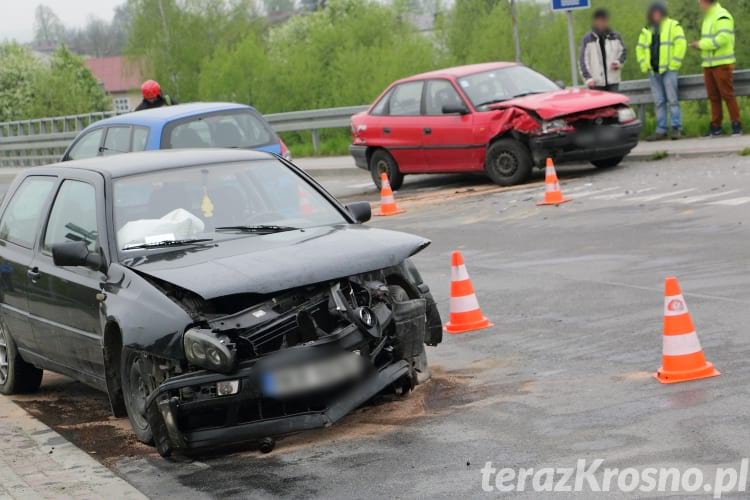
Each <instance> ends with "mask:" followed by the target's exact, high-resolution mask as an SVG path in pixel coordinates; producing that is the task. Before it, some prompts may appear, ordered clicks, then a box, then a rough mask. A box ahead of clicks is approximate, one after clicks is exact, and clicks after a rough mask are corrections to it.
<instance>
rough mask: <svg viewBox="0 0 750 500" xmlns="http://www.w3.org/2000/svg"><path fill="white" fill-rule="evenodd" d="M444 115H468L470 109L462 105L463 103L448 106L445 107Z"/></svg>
mask: <svg viewBox="0 0 750 500" xmlns="http://www.w3.org/2000/svg"><path fill="white" fill-rule="evenodd" d="M443 114H444V115H468V114H469V108H467V107H466V106H465V105H464V104H461V103H456V104H446V105H444V106H443Z"/></svg>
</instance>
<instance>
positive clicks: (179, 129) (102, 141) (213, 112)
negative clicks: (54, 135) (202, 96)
mask: <svg viewBox="0 0 750 500" xmlns="http://www.w3.org/2000/svg"><path fill="white" fill-rule="evenodd" d="M186 148H238V149H254V150H258V151H267V152H269V153H275V154H277V155H279V156H283V157H284V158H286V159H290V154H289V150H288V149H287V147H286V145H285V144H284V142H283V141H282V140H281V139H280V138H279V136H278V135H276V132H274V131H273V129H272V128H271V125H270V124H269V123H268V122H267V121H266V119H265V118H263V116H262V115H261V114H260V113H258V112H257V111H256V110H255V108H252V107H250V106H246V105H244V104H235V103H222V102H196V103H190V104H179V105H176V106H165V107H161V108H156V109H149V110H146V111H137V112H134V113H127V114H124V115H119V116H115V117H112V118H108V119H106V120H101V121H98V122H96V123H92V124H91V125H89V126H88V127H86V128H85V129H84V130H83V131H81V133H80V134H78V136H77V137H76V138H75V140H74V141H73V142H72V143H71V144H70V146H68V149H67V150H66V151H65V154H64V155H63V158H62V161H67V160H82V159H84V158H93V157H95V156H108V155H115V154H121V153H130V152H134V151H147V150H154V149H186Z"/></svg>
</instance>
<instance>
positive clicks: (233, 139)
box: [163, 109, 278, 149]
mask: <svg viewBox="0 0 750 500" xmlns="http://www.w3.org/2000/svg"><path fill="white" fill-rule="evenodd" d="M276 142H278V139H277V138H276V134H275V133H274V131H273V130H272V129H271V127H270V126H269V125H268V123H266V121H265V120H264V119H263V118H262V117H261V116H260V115H258V114H257V113H255V112H253V111H252V110H250V109H244V110H238V111H231V112H221V113H211V114H206V115H200V116H194V117H191V118H190V119H188V120H181V121H179V122H177V123H175V124H171V125H169V126H167V127H166V128H165V131H164V141H163V146H164V148H165V149H187V148H210V147H215V148H257V147H261V146H267V145H269V144H275V143H276Z"/></svg>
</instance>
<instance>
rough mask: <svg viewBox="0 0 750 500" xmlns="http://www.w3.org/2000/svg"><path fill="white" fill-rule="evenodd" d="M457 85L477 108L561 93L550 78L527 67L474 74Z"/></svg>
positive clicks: (514, 67) (460, 80)
mask: <svg viewBox="0 0 750 500" xmlns="http://www.w3.org/2000/svg"><path fill="white" fill-rule="evenodd" d="M458 84H459V85H460V86H461V88H462V89H463V91H464V93H465V94H466V95H467V96H468V97H469V100H471V102H472V104H474V106H475V107H477V108H482V107H483V106H487V105H489V104H492V103H496V102H501V101H506V100H508V99H513V98H514V97H519V96H524V95H529V94H539V93H544V92H554V91H556V90H560V88H559V87H558V86H557V85H556V84H555V83H553V82H552V81H551V80H550V79H549V78H547V77H546V76H544V75H542V74H540V73H537V72H536V71H534V70H533V69H531V68H527V67H526V66H509V67H507V68H498V69H493V70H490V71H483V72H481V73H475V74H473V75H468V76H465V77H463V78H460V79H459V80H458Z"/></svg>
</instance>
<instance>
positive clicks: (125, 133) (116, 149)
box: [102, 127, 131, 156]
mask: <svg viewBox="0 0 750 500" xmlns="http://www.w3.org/2000/svg"><path fill="white" fill-rule="evenodd" d="M130 132H131V128H130V127H109V128H108V129H107V137H105V139H104V148H103V150H102V154H103V155H104V156H111V155H117V154H121V153H127V152H129V151H130Z"/></svg>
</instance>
